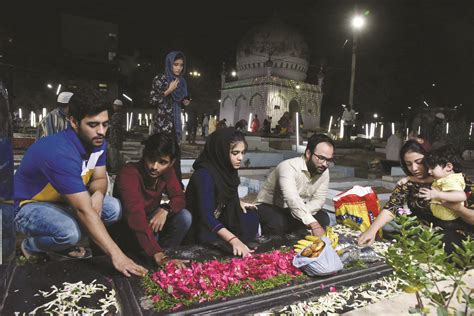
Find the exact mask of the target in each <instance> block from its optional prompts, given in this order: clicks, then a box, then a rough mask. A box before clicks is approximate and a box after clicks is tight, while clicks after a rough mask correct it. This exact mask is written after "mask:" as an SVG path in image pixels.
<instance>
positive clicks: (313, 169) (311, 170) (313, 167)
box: [306, 160, 327, 175]
mask: <svg viewBox="0 0 474 316" xmlns="http://www.w3.org/2000/svg"><path fill="white" fill-rule="evenodd" d="M306 167H307V168H308V171H309V173H310V174H312V175H316V174H322V173H323V172H324V171H326V169H327V168H326V167H324V166H321V167H319V168H318V167H316V165H315V164H314V163H313V162H312V161H311V160H310V161H307V162H306Z"/></svg>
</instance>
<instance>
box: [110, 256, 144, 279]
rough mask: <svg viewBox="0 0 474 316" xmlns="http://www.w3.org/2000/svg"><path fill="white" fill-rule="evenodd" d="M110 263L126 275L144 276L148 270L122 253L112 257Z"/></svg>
mask: <svg viewBox="0 0 474 316" xmlns="http://www.w3.org/2000/svg"><path fill="white" fill-rule="evenodd" d="M112 264H113V265H114V268H115V269H116V270H117V271H120V272H121V273H122V274H123V275H125V276H126V277H130V276H132V274H133V275H137V276H144V275H145V274H146V273H147V272H148V270H147V269H145V268H144V267H142V266H141V265H139V264H136V263H135V262H134V261H133V260H132V259H130V258H129V257H127V256H126V255H124V254H120V255H119V256H117V257H112Z"/></svg>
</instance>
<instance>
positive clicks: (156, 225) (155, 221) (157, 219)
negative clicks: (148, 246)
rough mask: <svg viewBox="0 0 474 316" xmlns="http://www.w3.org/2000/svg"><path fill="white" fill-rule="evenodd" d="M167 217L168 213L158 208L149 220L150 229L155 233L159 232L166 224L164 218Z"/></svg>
mask: <svg viewBox="0 0 474 316" xmlns="http://www.w3.org/2000/svg"><path fill="white" fill-rule="evenodd" d="M167 216H168V211H167V210H165V209H164V208H161V207H160V208H159V209H158V211H157V212H156V214H155V215H153V217H152V218H151V220H150V226H151V229H153V231H154V232H155V233H157V232H160V231H161V230H162V229H163V227H164V226H165V223H166V218H167Z"/></svg>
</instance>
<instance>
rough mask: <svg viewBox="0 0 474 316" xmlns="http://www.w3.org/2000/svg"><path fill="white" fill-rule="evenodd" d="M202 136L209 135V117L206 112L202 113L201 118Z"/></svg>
mask: <svg viewBox="0 0 474 316" xmlns="http://www.w3.org/2000/svg"><path fill="white" fill-rule="evenodd" d="M202 136H204V137H207V136H209V117H208V116H207V114H206V113H204V117H203V118H202Z"/></svg>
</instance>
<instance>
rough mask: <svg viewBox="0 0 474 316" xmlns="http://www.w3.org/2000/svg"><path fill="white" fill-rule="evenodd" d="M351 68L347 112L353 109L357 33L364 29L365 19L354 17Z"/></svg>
mask: <svg viewBox="0 0 474 316" xmlns="http://www.w3.org/2000/svg"><path fill="white" fill-rule="evenodd" d="M351 24H352V66H351V86H350V90H349V110H353V109H354V84H355V70H356V62H357V35H358V34H357V32H358V31H359V30H360V29H362V27H364V24H365V19H364V18H363V17H362V16H360V15H356V16H354V17H353V18H352V23H351Z"/></svg>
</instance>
